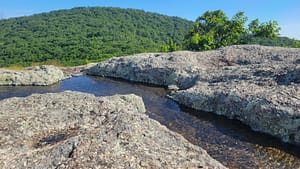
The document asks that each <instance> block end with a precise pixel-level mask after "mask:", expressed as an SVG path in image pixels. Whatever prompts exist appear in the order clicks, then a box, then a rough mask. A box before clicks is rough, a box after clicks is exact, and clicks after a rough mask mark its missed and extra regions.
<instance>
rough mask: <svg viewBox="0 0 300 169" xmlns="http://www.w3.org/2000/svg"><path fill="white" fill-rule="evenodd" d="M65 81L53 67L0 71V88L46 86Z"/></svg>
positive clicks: (62, 75) (62, 74) (57, 69)
mask: <svg viewBox="0 0 300 169" xmlns="http://www.w3.org/2000/svg"><path fill="white" fill-rule="evenodd" d="M63 79H65V76H64V73H63V72H62V71H61V70H60V69H59V68H57V67H55V66H50V65H49V66H35V67H30V68H28V69H26V70H22V71H14V70H7V69H0V86H47V85H51V84H54V83H57V82H59V81H61V80H63Z"/></svg>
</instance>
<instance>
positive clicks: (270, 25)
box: [249, 19, 281, 38]
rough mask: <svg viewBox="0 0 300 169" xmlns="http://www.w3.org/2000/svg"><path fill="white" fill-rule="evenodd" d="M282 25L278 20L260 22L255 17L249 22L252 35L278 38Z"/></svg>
mask: <svg viewBox="0 0 300 169" xmlns="http://www.w3.org/2000/svg"><path fill="white" fill-rule="evenodd" d="M280 29H281V28H280V27H279V25H278V23H277V21H274V20H272V21H269V22H262V23H260V22H259V20H258V19H255V20H253V21H251V22H250V24H249V31H250V36H252V37H261V38H277V37H278V36H279V31H280Z"/></svg>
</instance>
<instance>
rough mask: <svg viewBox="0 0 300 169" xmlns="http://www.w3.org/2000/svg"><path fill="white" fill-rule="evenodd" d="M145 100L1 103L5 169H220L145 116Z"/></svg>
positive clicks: (44, 98) (57, 97)
mask: <svg viewBox="0 0 300 169" xmlns="http://www.w3.org/2000/svg"><path fill="white" fill-rule="evenodd" d="M145 112H146V110H145V106H144V103H143V100H142V98H141V97H139V96H136V95H133V94H131V95H114V96H110V97H96V96H94V95H91V94H85V93H80V92H69V91H67V92H62V93H52V94H34V95H31V96H28V97H25V98H17V97H14V98H10V99H5V100H2V101H0V117H1V118H0V129H1V130H0V143H1V144H0V166H1V168H209V169H210V168H216V169H221V168H225V167H223V166H222V165H221V164H220V163H219V162H217V161H216V160H214V159H212V158H211V157H210V156H209V155H208V154H207V153H206V151H204V150H203V149H202V148H200V147H198V146H195V145H193V144H191V143H189V142H188V141H187V140H185V139H184V138H183V137H182V136H181V135H179V134H176V133H174V132H171V131H170V130H168V129H167V128H166V127H164V126H162V125H161V124H159V123H158V122H156V121H154V120H152V119H150V118H149V117H148V116H147V115H146V114H145Z"/></svg>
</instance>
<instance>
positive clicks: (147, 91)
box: [0, 76, 300, 169]
mask: <svg viewBox="0 0 300 169" xmlns="http://www.w3.org/2000/svg"><path fill="white" fill-rule="evenodd" d="M65 90H73V91H82V92H87V93H93V94H95V95H97V96H108V95H114V94H129V93H134V94H137V95H139V96H142V97H143V100H144V102H145V105H146V108H147V111H148V112H147V114H148V115H149V116H150V117H151V118H153V119H155V120H157V121H159V122H160V123H161V124H163V125H166V126H167V127H168V128H169V129H171V130H173V131H176V132H178V133H180V134H182V135H183V136H184V137H185V138H186V139H188V140H189V141H190V142H192V143H193V144H196V145H199V146H201V147H202V148H204V149H206V150H207V152H208V153H209V154H210V155H211V156H212V157H213V158H215V159H217V160H219V161H220V162H221V163H223V164H224V165H225V166H227V167H229V168H249V169H250V168H251V169H254V168H272V169H273V168H274V169H280V168H288V169H298V168H299V167H300V147H296V146H292V145H288V144H283V143H281V142H280V141H278V140H277V139H275V138H273V137H270V136H267V135H265V134H261V133H257V132H253V131H251V130H250V129H249V128H248V127H247V126H245V125H242V124H241V123H239V122H238V121H234V120H228V119H226V118H224V117H222V116H217V115H213V114H211V113H205V112H199V111H194V110H191V109H187V108H184V107H180V106H179V105H178V104H177V103H175V102H174V101H172V100H170V99H168V98H167V97H166V95H167V91H166V90H165V89H163V88H158V87H149V86H145V85H141V84H133V83H128V82H124V81H116V80H112V79H105V78H98V77H87V76H80V77H73V78H71V79H67V80H64V81H62V82H60V83H59V84H56V85H53V86H50V87H49V86H48V87H3V86H2V87H0V99H4V98H8V97H14V96H18V97H23V96H28V95H30V94H32V93H47V92H60V91H65Z"/></svg>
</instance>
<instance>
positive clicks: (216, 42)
mask: <svg viewBox="0 0 300 169" xmlns="http://www.w3.org/2000/svg"><path fill="white" fill-rule="evenodd" d="M247 20H248V18H247V16H245V14H244V13H243V12H238V13H236V14H235V15H234V16H233V17H232V18H231V19H229V18H228V16H227V15H226V14H225V13H224V12H223V11H221V10H216V11H207V12H205V13H204V14H203V15H202V16H200V17H199V18H197V20H196V22H195V23H194V25H193V26H192V27H191V28H190V31H189V32H188V34H187V35H186V36H185V48H186V49H189V50H196V51H198V50H210V49H216V48H220V47H223V46H229V45H235V44H245V43H249V42H250V41H253V38H265V39H273V38H277V37H278V36H279V31H280V27H279V26H278V23H277V22H276V21H269V22H263V23H260V22H259V20H258V19H256V20H253V21H251V22H250V24H249V28H247V27H246V26H245V24H246V22H247Z"/></svg>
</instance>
